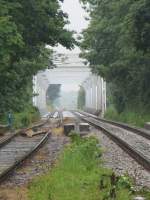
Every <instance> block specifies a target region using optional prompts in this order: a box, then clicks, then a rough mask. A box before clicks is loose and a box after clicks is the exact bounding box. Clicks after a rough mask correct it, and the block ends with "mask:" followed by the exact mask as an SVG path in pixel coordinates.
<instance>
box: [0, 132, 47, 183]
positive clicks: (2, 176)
mask: <svg viewBox="0 0 150 200" xmlns="http://www.w3.org/2000/svg"><path fill="white" fill-rule="evenodd" d="M48 137H49V132H47V133H46V134H44V136H42V137H41V139H39V140H38V141H37V142H36V144H35V145H33V146H32V148H29V149H28V151H27V152H26V153H25V154H24V152H25V151H23V156H21V157H19V158H18V159H17V160H16V161H15V162H13V161H12V164H10V166H8V167H7V162H8V160H7V162H6V168H5V169H4V170H2V172H1V173H0V182H2V181H3V180H4V179H6V178H7V177H8V175H9V174H10V173H12V172H13V170H14V169H16V168H17V167H18V166H19V165H20V164H21V163H22V162H23V161H24V160H26V159H27V158H29V157H30V156H31V155H32V154H33V153H34V152H36V151H37V150H38V149H39V148H40V147H41V145H42V144H43V143H44V142H46V141H47V140H48ZM35 138H36V139H37V137H36V136H35ZM22 142H23V141H22ZM10 143H11V142H10ZM10 143H9V144H10ZM16 148H17V146H16ZM18 148H20V147H18ZM3 164H5V162H4V163H3Z"/></svg>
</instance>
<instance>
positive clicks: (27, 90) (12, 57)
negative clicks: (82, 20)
mask: <svg viewBox="0 0 150 200" xmlns="http://www.w3.org/2000/svg"><path fill="white" fill-rule="evenodd" d="M60 2H61V1H59V0H14V1H12V0H1V1H0V112H4V111H6V110H8V109H13V110H14V111H19V110H21V109H23V108H24V107H25V105H26V104H27V103H28V102H29V100H31V97H32V92H31V91H32V76H33V75H35V74H36V73H37V72H38V71H39V70H43V69H45V68H46V67H47V66H49V65H50V64H51V56H50V55H51V50H48V49H46V48H45V46H46V45H49V46H55V45H57V44H62V45H63V46H65V47H66V48H68V49H72V48H73V45H74V43H75V40H74V38H73V32H70V31H68V30H67V29H66V28H65V25H66V24H68V23H69V22H68V17H67V15H66V14H65V13H64V12H63V11H62V10H61V6H60Z"/></svg>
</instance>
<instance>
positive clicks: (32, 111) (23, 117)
mask: <svg viewBox="0 0 150 200" xmlns="http://www.w3.org/2000/svg"><path fill="white" fill-rule="evenodd" d="M12 114H13V127H14V128H23V127H27V126H29V125H30V124H32V123H34V122H36V121H38V120H39V119H40V113H39V111H38V109H37V108H35V107H32V106H29V107H28V108H26V110H24V111H22V112H20V113H12ZM0 124H7V113H6V114H5V115H2V116H1V118H0Z"/></svg>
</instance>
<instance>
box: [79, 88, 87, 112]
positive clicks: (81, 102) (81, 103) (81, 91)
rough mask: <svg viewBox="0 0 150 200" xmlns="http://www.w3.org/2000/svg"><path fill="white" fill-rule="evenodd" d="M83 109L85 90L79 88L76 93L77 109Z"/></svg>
mask: <svg viewBox="0 0 150 200" xmlns="http://www.w3.org/2000/svg"><path fill="white" fill-rule="evenodd" d="M84 107H85V90H84V88H83V87H82V86H80V89H79V92H78V108H79V109H83V108H84Z"/></svg>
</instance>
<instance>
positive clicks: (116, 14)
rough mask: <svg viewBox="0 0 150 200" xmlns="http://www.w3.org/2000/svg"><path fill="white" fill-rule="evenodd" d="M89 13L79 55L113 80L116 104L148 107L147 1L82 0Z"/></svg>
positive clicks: (149, 49) (149, 51) (149, 18)
mask: <svg viewBox="0 0 150 200" xmlns="http://www.w3.org/2000/svg"><path fill="white" fill-rule="evenodd" d="M82 2H83V3H84V4H85V7H86V9H87V10H88V12H89V13H90V24H89V27H88V28H87V29H86V30H84V32H83V39H82V42H81V49H82V54H81V55H82V56H83V57H85V58H86V59H87V60H88V61H89V63H90V66H91V69H92V71H93V72H94V73H97V74H99V75H101V76H103V77H104V78H105V79H106V80H107V82H111V84H113V85H114V86H113V95H114V102H115V105H116V108H117V109H118V111H119V112H122V111H123V110H124V109H126V108H130V109H134V110H137V108H138V109H139V110H140V109H143V108H145V109H148V108H150V102H149V99H150V79H149V78H148V77H150V43H149V40H148V38H149V33H150V14H149V13H150V12H149V11H150V2H149V1H148V0H137V1H132V0H117V1H116V0H111V1H109V0H95V1H91V0H82Z"/></svg>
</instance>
